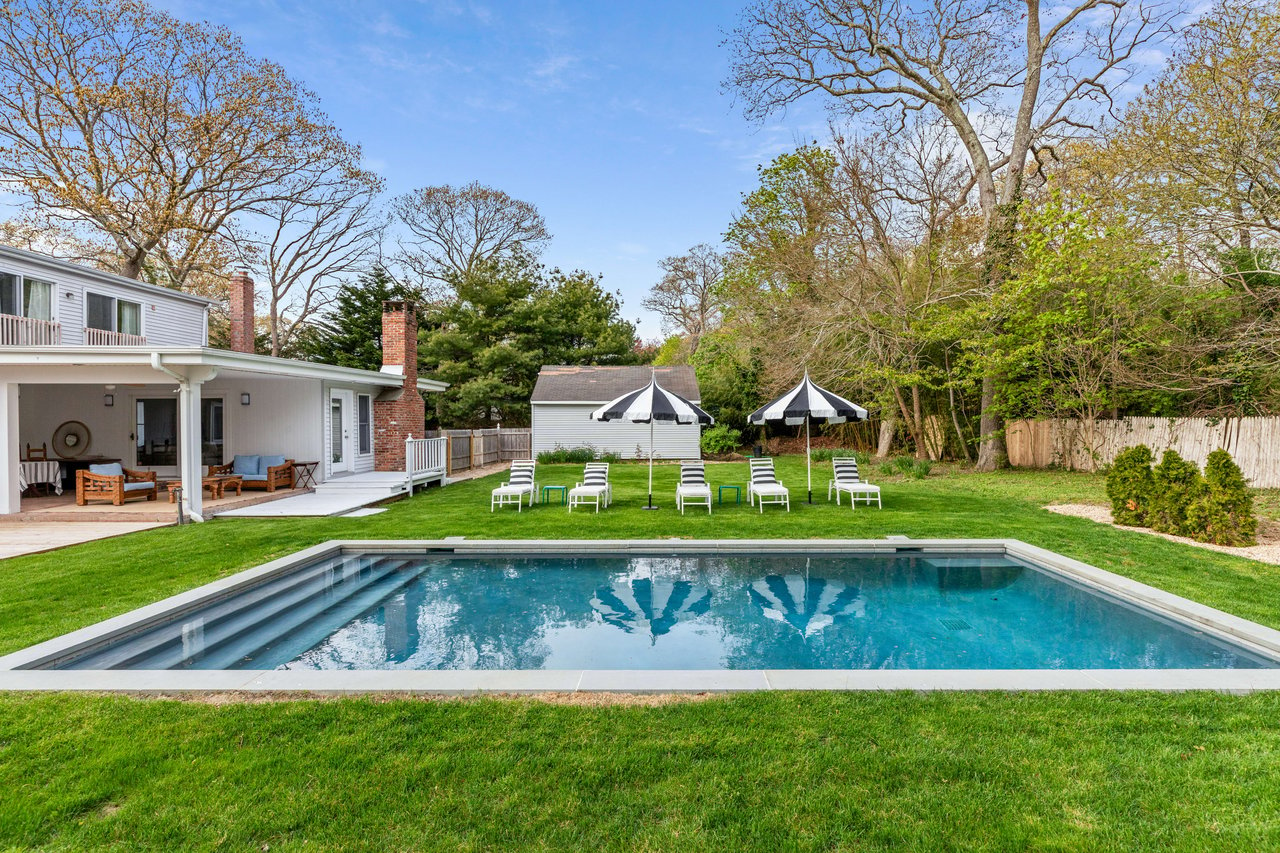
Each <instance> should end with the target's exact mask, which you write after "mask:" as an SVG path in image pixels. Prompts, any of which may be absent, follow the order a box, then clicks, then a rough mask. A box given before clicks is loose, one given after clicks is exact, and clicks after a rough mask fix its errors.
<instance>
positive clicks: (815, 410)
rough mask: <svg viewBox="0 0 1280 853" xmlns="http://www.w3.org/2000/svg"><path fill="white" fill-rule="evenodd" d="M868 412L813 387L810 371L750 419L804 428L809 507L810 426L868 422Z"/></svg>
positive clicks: (836, 395) (835, 395)
mask: <svg viewBox="0 0 1280 853" xmlns="http://www.w3.org/2000/svg"><path fill="white" fill-rule="evenodd" d="M866 419H867V410H866V409H864V408H862V407H861V406H859V405H858V404H857V403H851V402H849V401H848V400H846V399H845V398H844V397H841V396H840V395H839V394H833V393H831V392H830V391H828V390H827V389H826V388H823V387H822V386H820V385H816V384H814V381H813V380H812V379H810V378H809V371H808V370H806V371H805V372H804V379H802V380H800V384H799V385H797V386H796V387H794V388H792V389H791V390H790V391H788V392H787V393H785V394H783V395H782V396H781V397H779V398H778V399H776V400H774V401H773V402H772V403H766V404H765V405H763V406H761V407H760V408H758V409H756V410H755V411H754V412H752V413H751V415H750V416H749V417H748V418H747V420H748V421H750V422H751V423H752V424H754V425H756V426H762V425H763V424H765V423H779V422H781V423H785V424H789V425H791V426H795V425H796V424H799V423H803V424H804V463H805V466H806V468H807V470H808V473H809V503H813V460H812V459H810V458H809V422H810V421H812V420H824V421H826V422H827V423H829V424H842V423H844V422H845V421H865V420H866Z"/></svg>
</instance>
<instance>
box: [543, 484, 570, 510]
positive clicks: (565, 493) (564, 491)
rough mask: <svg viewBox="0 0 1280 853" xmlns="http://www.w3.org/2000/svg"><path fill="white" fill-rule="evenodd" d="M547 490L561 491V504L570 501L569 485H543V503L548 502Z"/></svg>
mask: <svg viewBox="0 0 1280 853" xmlns="http://www.w3.org/2000/svg"><path fill="white" fill-rule="evenodd" d="M547 492H559V493H560V506H564V505H565V504H566V503H568V502H569V487H568V486H543V487H542V502H543V503H546V502H547Z"/></svg>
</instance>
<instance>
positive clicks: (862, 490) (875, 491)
mask: <svg viewBox="0 0 1280 853" xmlns="http://www.w3.org/2000/svg"><path fill="white" fill-rule="evenodd" d="M831 472H832V474H833V475H834V476H833V478H832V479H831V480H830V481H828V482H827V500H831V491H832V489H834V490H835V493H836V506H839V505H840V493H841V492H848V494H849V508H850V509H853V508H855V506H854V505H855V504H856V503H857V502H858V499H859V498H861V499H862V501H863V503H866V504H867V505H870V504H871V499H872V498H875V501H876V507H877V508H878V509H884V504H883V503H881V502H880V487H879V486H873V485H871V484H870V483H865V482H863V481H862V478H861V477H860V476H859V475H858V460H857V459H854V458H852V457H841V458H838V459H832V460H831Z"/></svg>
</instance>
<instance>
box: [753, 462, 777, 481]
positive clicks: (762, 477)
mask: <svg viewBox="0 0 1280 853" xmlns="http://www.w3.org/2000/svg"><path fill="white" fill-rule="evenodd" d="M751 482H752V483H755V484H764V483H776V482H778V478H777V477H776V476H774V473H773V466H769V467H768V468H766V467H764V466H763V465H760V466H757V467H755V468H752V469H751Z"/></svg>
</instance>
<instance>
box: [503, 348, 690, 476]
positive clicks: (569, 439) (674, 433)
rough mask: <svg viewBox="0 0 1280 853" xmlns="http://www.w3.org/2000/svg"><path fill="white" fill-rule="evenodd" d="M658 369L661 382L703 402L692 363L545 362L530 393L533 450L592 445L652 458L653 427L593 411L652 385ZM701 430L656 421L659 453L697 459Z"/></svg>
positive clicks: (626, 456)
mask: <svg viewBox="0 0 1280 853" xmlns="http://www.w3.org/2000/svg"><path fill="white" fill-rule="evenodd" d="M655 370H656V372H657V377H658V384H659V385H661V386H662V387H663V388H666V389H667V390H668V391H671V392H672V393H675V394H679V395H680V396H681V397H684V398H685V399H686V400H689V401H690V402H693V403H698V402H701V394H700V393H699V391H698V379H697V377H696V376H694V373H693V368H692V367H689V366H688V365H680V366H676V367H658V368H653V367H650V366H648V365H635V366H625V367H594V366H581V365H563V364H560V365H546V366H544V367H543V368H542V369H541V370H540V371H539V372H538V382H537V384H535V385H534V386H533V396H532V397H530V401H529V402H530V408H531V410H532V415H531V417H532V421H531V423H532V425H533V453H534V455H535V456H536V455H537V454H539V453H542V452H544V451H548V450H555V449H556V448H557V447H564V448H573V447H583V446H586V445H590V446H591V447H594V448H595V449H596V450H599V451H601V452H607V453H617V454H619V455H620V456H622V458H624V459H641V458H648V455H649V425H648V424H633V423H623V422H619V421H610V422H607V423H606V422H601V421H593V420H592V419H591V412H592V411H593V410H594V409H598V408H599V407H600V406H603V405H604V404H605V403H608V402H609V401H611V400H614V399H616V398H618V397H621V396H622V395H623V394H625V393H627V392H628V391H635V390H636V389H637V388H642V387H644V386H645V385H647V384H648V383H649V378H650V376H651V375H653V372H654V371H655ZM701 438H702V428H701V427H700V426H699V425H698V424H671V423H662V422H657V423H655V424H654V426H653V444H654V457H655V458H657V459H697V458H698V457H699V455H700V452H701V451H700V446H699V445H700V441H701Z"/></svg>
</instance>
